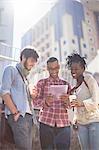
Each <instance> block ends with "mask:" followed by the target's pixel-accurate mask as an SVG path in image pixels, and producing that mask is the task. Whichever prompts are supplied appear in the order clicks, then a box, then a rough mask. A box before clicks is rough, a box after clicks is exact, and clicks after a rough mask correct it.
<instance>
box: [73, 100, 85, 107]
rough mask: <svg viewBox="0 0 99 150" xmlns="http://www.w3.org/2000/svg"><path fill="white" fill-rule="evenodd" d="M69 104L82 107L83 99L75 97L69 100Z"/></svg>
mask: <svg viewBox="0 0 99 150" xmlns="http://www.w3.org/2000/svg"><path fill="white" fill-rule="evenodd" d="M71 106H74V107H83V106H84V103H83V101H80V100H78V99H75V100H73V101H71Z"/></svg>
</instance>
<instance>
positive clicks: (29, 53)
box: [20, 48, 39, 61]
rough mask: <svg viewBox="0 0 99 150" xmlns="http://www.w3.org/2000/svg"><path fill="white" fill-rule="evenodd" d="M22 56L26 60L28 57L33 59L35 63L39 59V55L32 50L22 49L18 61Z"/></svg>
mask: <svg viewBox="0 0 99 150" xmlns="http://www.w3.org/2000/svg"><path fill="white" fill-rule="evenodd" d="M22 56H24V57H25V58H26V59H28V58H29V57H33V58H34V59H35V60H36V61H37V59H38V58H39V55H38V54H37V52H36V51H35V50H34V49H33V48H24V49H23V50H22V51H21V54H20V60H22Z"/></svg>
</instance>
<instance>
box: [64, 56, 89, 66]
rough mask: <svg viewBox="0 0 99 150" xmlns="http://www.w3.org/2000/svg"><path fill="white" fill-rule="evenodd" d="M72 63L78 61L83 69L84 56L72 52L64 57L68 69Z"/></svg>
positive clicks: (84, 64) (84, 63)
mask: <svg viewBox="0 0 99 150" xmlns="http://www.w3.org/2000/svg"><path fill="white" fill-rule="evenodd" d="M73 63H80V65H81V66H82V67H83V68H84V69H85V68H86V66H87V64H86V61H85V57H81V56H80V55H79V54H78V53H72V54H71V55H69V56H68V57H67V58H66V66H67V67H68V69H70V68H71V65H72V64H73Z"/></svg>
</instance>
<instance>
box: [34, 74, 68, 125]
mask: <svg viewBox="0 0 99 150" xmlns="http://www.w3.org/2000/svg"><path fill="white" fill-rule="evenodd" d="M50 85H68V92H69V90H70V85H69V84H68V83H67V82H66V81H64V80H61V79H59V78H57V79H56V80H54V79H53V78H51V77H49V78H46V79H42V80H40V81H39V82H38V83H37V89H38V93H39V94H38V97H37V98H36V99H35V100H34V107H40V108H41V109H40V114H39V121H40V122H42V123H44V124H47V125H49V126H55V125H56V126H57V127H65V126H69V125H70V121H69V120H68V114H67V108H66V106H65V104H64V102H62V101H61V100H57V99H54V100H53V103H52V104H51V106H47V105H46V104H45V100H46V96H47V95H48V88H49V86H50Z"/></svg>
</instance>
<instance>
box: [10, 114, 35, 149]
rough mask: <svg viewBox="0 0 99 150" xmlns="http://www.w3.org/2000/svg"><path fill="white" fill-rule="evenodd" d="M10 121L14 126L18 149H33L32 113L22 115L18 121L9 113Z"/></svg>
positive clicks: (12, 126)
mask: <svg viewBox="0 0 99 150" xmlns="http://www.w3.org/2000/svg"><path fill="white" fill-rule="evenodd" d="M8 123H9V125H10V126H11V128H12V131H13V135H14V140H15V144H16V147H17V148H18V150H32V125H33V124H32V115H30V114H26V115H25V117H23V116H20V117H19V119H18V121H17V122H15V121H14V120H13V115H9V116H8Z"/></svg>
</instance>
